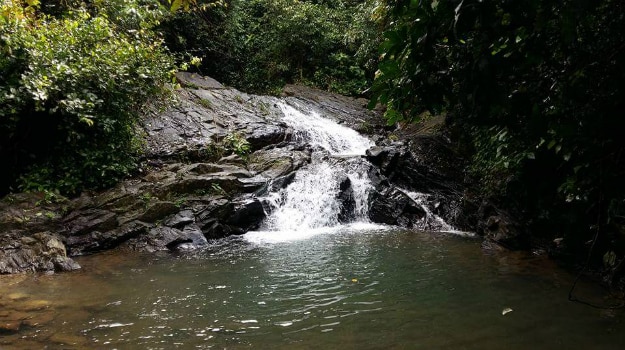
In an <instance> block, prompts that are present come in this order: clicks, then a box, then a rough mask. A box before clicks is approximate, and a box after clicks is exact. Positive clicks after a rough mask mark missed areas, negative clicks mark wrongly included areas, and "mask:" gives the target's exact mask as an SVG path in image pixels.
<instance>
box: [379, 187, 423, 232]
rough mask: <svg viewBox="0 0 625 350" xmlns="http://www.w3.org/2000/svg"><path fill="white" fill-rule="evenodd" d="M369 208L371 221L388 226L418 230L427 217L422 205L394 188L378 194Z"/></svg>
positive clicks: (388, 188) (385, 189) (383, 190)
mask: <svg viewBox="0 0 625 350" xmlns="http://www.w3.org/2000/svg"><path fill="white" fill-rule="evenodd" d="M369 206H370V207H369V218H370V219H371V221H373V222H377V223H383V224H387V225H397V226H402V227H408V228H417V227H419V223H420V222H421V221H422V220H423V219H424V218H425V215H426V212H425V211H424V209H423V208H422V207H421V206H420V205H418V204H417V203H416V202H415V201H414V200H412V199H411V198H410V197H409V196H408V195H406V194H405V193H403V192H402V191H399V190H398V189H396V188H394V187H387V188H384V189H382V190H381V191H378V192H376V193H375V194H374V195H373V198H372V201H371V203H370V204H369Z"/></svg>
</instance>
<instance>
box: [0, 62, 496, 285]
mask: <svg viewBox="0 0 625 350" xmlns="http://www.w3.org/2000/svg"><path fill="white" fill-rule="evenodd" d="M178 79H179V81H180V82H181V85H182V86H183V88H181V89H179V90H178V91H177V96H178V100H179V102H178V103H177V105H176V106H175V107H173V108H170V109H169V110H167V111H165V112H163V113H159V114H154V115H152V116H150V117H148V118H146V119H145V122H144V132H145V142H146V153H145V158H146V159H145V164H146V165H147V166H146V167H145V168H144V169H143V170H142V174H141V175H140V176H136V177H134V178H131V179H128V180H125V181H123V182H121V183H119V184H118V185H117V186H116V187H114V188H112V189H109V190H107V191H103V192H101V193H85V194H83V195H82V196H81V197H79V198H75V199H72V200H69V199H66V198H61V197H59V196H48V197H46V196H45V195H44V194H37V193H30V194H12V195H9V196H7V197H5V198H4V199H2V201H0V232H1V233H0V274H12V273H21V272H29V271H71V270H75V269H78V268H80V266H79V265H78V264H77V263H76V262H74V261H73V260H72V257H73V256H79V255H86V254H93V253H97V252H100V251H105V250H109V249H127V250H132V251H147V252H154V251H186V250H193V249H198V248H201V247H203V246H205V245H206V244H207V243H208V240H211V239H217V238H221V237H225V236H229V235H233V234H243V233H245V232H247V231H249V230H253V229H256V228H258V227H259V225H260V223H261V222H262V220H263V219H264V218H265V210H264V207H263V203H262V202H261V200H260V198H261V197H262V196H263V195H264V194H266V193H267V192H268V191H270V190H276V189H280V188H284V187H286V186H287V185H288V184H289V183H290V182H291V181H292V180H293V178H294V176H295V173H296V172H297V170H298V169H300V168H302V167H303V166H305V165H306V164H308V163H309V162H310V157H311V150H310V149H309V148H308V147H307V145H302V144H298V143H297V142H295V141H294V140H293V131H292V130H290V129H289V128H288V127H287V125H286V124H284V123H283V122H281V121H280V117H281V113H282V112H281V111H280V109H279V108H278V106H277V102H278V101H279V100H278V99H277V98H275V97H268V96H256V95H248V94H245V93H242V92H240V91H237V90H235V89H231V88H227V87H224V86H223V85H221V84H220V83H218V82H217V81H215V80H213V79H210V78H206V77H201V76H198V75H196V74H189V73H179V74H178ZM282 99H283V100H284V101H286V103H293V104H305V105H306V106H307V108H311V109H314V110H317V111H319V112H320V113H322V114H323V115H325V116H329V117H330V118H333V119H335V120H336V121H337V122H339V123H342V124H344V125H347V126H349V127H351V128H354V129H356V130H358V131H360V132H361V133H365V134H368V135H370V136H371V137H372V138H373V140H374V141H375V142H376V144H377V145H378V146H375V147H373V148H371V149H370V150H369V151H367V156H366V157H367V159H368V160H369V162H370V163H371V169H370V170H369V176H370V178H372V179H373V182H374V185H375V186H376V190H375V193H373V194H372V196H371V198H370V219H371V220H372V221H373V222H377V223H385V224H390V225H398V226H402V227H408V228H419V229H428V228H430V227H427V226H424V217H425V215H426V213H425V211H424V209H423V208H422V207H420V206H419V205H416V203H415V202H414V200H413V199H411V198H410V197H409V196H408V195H407V194H406V191H414V192H420V193H425V194H427V202H428V207H429V210H430V211H432V212H434V213H435V214H436V215H438V216H441V217H443V218H444V219H445V220H446V221H447V222H449V223H450V224H452V225H453V226H454V227H455V228H457V229H459V230H474V229H475V227H476V226H477V225H476V223H477V222H478V221H484V220H483V218H480V219H479V220H478V219H475V218H472V217H471V216H469V215H465V212H466V208H467V205H466V203H464V202H463V194H464V188H463V173H462V172H463V167H462V166H461V164H462V159H461V157H459V156H458V154H457V153H456V152H455V151H454V149H453V147H451V143H450V141H449V140H448V139H447V138H446V137H445V135H444V134H443V133H441V132H439V131H438V129H437V128H436V127H433V128H432V127H429V128H424V127H421V128H420V129H416V130H412V131H411V129H410V128H404V129H400V130H398V129H393V130H388V129H387V128H386V126H385V122H384V120H383V119H382V117H381V113H380V111H370V110H368V109H366V108H365V105H366V102H367V101H366V100H362V99H360V100H359V99H352V98H347V97H343V96H338V95H333V94H330V93H327V92H322V91H318V90H314V89H310V88H306V87H301V86H287V87H286V88H285V96H284V97H283V98H282ZM437 123H438V124H437ZM430 124H432V125H434V126H436V125H439V126H440V124H441V122H440V121H438V122H436V121H435V122H433V123H430ZM430 126H431V125H430ZM228 138H230V140H231V141H232V140H233V139H234V141H237V140H245V141H246V142H247V143H248V145H249V149H250V153H249V154H243V153H242V152H237V150H236V147H232V145H230V148H228V145H226V144H225V140H228ZM235 146H236V145H235ZM341 189H342V190H343V192H342V194H341V195H340V198H342V199H341V200H344V201H349V191H350V184H349V183H348V182H347V183H345V184H344V185H343V184H342V186H341ZM343 197H344V199H343ZM345 207H349V204H348V203H347V202H346V203H345ZM486 220H488V219H486ZM492 220H495V219H492ZM490 227H494V226H493V225H491V226H490ZM494 231H497V230H496V228H494ZM498 233H499V232H491V236H493V237H494V236H496V235H497V234H498Z"/></svg>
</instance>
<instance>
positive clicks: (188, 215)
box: [163, 210, 195, 228]
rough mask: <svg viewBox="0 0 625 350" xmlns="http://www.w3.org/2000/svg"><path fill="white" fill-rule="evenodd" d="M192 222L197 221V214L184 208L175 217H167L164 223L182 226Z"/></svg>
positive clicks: (176, 226)
mask: <svg viewBox="0 0 625 350" xmlns="http://www.w3.org/2000/svg"><path fill="white" fill-rule="evenodd" d="M192 222H195V216H194V215H193V211H191V210H182V211H180V212H178V213H177V214H175V215H174V216H173V217H170V218H169V219H167V220H166V221H165V222H164V223H163V224H164V225H165V226H168V227H173V228H182V227H184V226H186V225H188V224H190V223H192Z"/></svg>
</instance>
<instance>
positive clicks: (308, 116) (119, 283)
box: [0, 104, 625, 349]
mask: <svg viewBox="0 0 625 350" xmlns="http://www.w3.org/2000/svg"><path fill="white" fill-rule="evenodd" d="M280 108H281V109H282V111H283V113H284V116H285V118H284V122H285V123H286V124H287V125H289V127H291V128H292V129H293V130H294V131H295V138H296V140H297V141H298V142H300V143H302V144H307V145H308V146H309V147H310V148H311V152H312V156H311V159H312V161H311V163H310V164H308V165H307V166H306V167H305V168H303V169H301V170H300V171H298V173H297V174H296V176H295V178H294V179H293V181H292V182H291V183H290V184H289V185H288V186H287V187H285V188H282V189H280V190H276V191H273V192H271V193H269V194H266V195H265V196H264V197H263V198H261V200H262V202H263V206H264V209H265V211H266V212H267V218H266V219H265V221H264V222H263V223H262V225H261V227H260V228H259V230H258V231H254V232H248V233H247V234H245V235H241V236H233V237H229V238H225V239H222V240H215V241H210V242H209V245H208V247H207V248H205V249H201V250H197V251H191V252H185V253H179V254H172V253H165V252H161V253H156V254H140V253H132V252H127V251H126V252H122V251H110V252H104V253H100V254H97V255H94V256H87V257H79V258H76V261H77V262H78V263H79V264H80V265H81V266H82V267H83V268H82V270H81V271H78V272H74V273H65V274H52V275H17V276H0V306H2V308H0V312H3V313H5V314H7V315H8V314H11V313H14V314H15V315H16V316H15V317H14V318H16V319H21V320H22V325H21V327H19V331H18V332H14V333H9V332H7V333H6V334H3V333H0V348H1V349H38V348H48V349H94V348H95V349H177V348H179V349H337V348H342V349H502V348H506V349H529V348H531V349H622V348H623V347H624V346H625V322H624V321H625V315H624V314H623V311H622V310H598V309H593V308H589V307H587V306H584V305H581V304H575V303H571V302H569V301H568V300H567V293H568V289H569V288H570V286H571V284H572V283H573V280H574V276H572V275H570V274H569V273H567V272H565V271H564V270H561V269H559V268H558V267H556V266H554V265H553V263H552V262H550V261H548V260H547V258H546V257H545V256H544V255H533V254H530V253H511V252H505V253H503V252H498V251H497V250H488V251H485V250H482V249H480V245H481V240H480V239H478V238H475V237H473V236H472V235H471V234H467V233H462V232H457V231H455V230H454V228H453V227H451V226H450V225H448V224H447V223H445V222H444V220H443V219H442V218H439V217H437V216H436V215H434V214H433V213H432V212H431V211H430V210H429V209H428V203H427V198H428V196H427V194H422V193H416V192H410V191H409V190H402V191H404V192H405V193H406V195H408V196H409V197H410V198H411V199H412V200H413V201H414V202H415V203H416V204H417V205H420V206H422V207H423V210H424V212H425V213H426V214H427V215H426V216H425V217H424V218H423V227H424V228H428V229H430V230H427V231H426V230H405V229H400V228H398V227H391V226H384V225H377V224H373V223H371V222H369V219H368V201H367V199H368V198H369V195H370V194H371V192H372V191H374V187H373V185H372V183H371V180H370V179H369V177H368V176H367V170H366V169H370V168H371V167H370V165H369V164H368V163H367V161H366V159H364V158H363V157H360V155H362V154H364V152H365V151H366V150H367V149H368V148H369V147H371V146H372V145H373V142H371V141H370V140H368V139H366V138H365V137H363V136H360V135H358V134H357V133H356V132H355V131H353V130H351V129H348V128H346V127H344V126H341V125H339V124H337V123H335V122H332V121H330V120H328V119H325V118H323V117H321V116H319V115H318V114H316V113H315V112H313V111H306V110H302V109H301V108H296V107H294V106H291V105H287V104H282V105H280ZM346 188H348V189H349V191H348V192H346ZM346 193H347V194H346ZM432 228H435V229H436V230H435V231H436V232H432V231H431V229H432ZM576 295H578V296H579V297H580V298H584V299H587V300H591V301H593V302H597V303H606V302H610V300H603V299H601V298H602V297H603V296H604V295H605V293H604V291H602V290H601V289H599V287H597V286H596V285H595V284H587V283H585V282H583V281H582V282H581V283H580V284H579V286H578V288H577V289H576ZM18 316H19V317H18ZM9 326H10V325H8V326H6V327H5V328H10V327H9Z"/></svg>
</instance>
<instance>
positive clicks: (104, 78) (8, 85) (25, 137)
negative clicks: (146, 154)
mask: <svg viewBox="0 0 625 350" xmlns="http://www.w3.org/2000/svg"><path fill="white" fill-rule="evenodd" d="M108 4H109V6H108V7H106V8H102V9H100V10H101V11H100V12H97V13H95V11H94V9H93V8H91V9H86V8H76V9H74V10H72V11H68V12H65V13H63V14H62V15H57V16H52V15H49V14H45V13H43V12H42V11H40V10H39V9H37V8H35V7H33V6H27V5H25V4H22V3H21V2H20V1H11V2H3V4H2V5H1V7H0V51H2V53H3V54H2V56H0V75H1V76H2V77H3V79H2V80H1V81H0V162H2V163H3V164H4V165H5V169H6V170H5V171H4V173H3V178H2V181H1V182H2V184H15V183H16V180H17V177H19V180H17V184H19V188H20V189H22V190H44V189H55V190H60V191H61V192H64V193H69V194H73V193H76V192H78V191H80V190H81V189H82V188H85V187H88V188H98V187H103V186H107V185H110V184H112V183H114V182H115V181H117V180H118V179H119V178H120V177H123V176H125V175H127V174H128V173H130V172H131V171H132V170H133V169H134V167H135V166H136V161H137V157H138V151H139V149H140V142H139V141H138V139H137V137H136V130H135V123H136V121H137V118H138V117H139V115H140V112H141V110H142V108H143V107H144V106H145V105H146V103H147V102H148V101H149V100H150V99H152V98H153V97H154V96H159V95H163V93H164V92H165V91H166V90H165V89H164V86H165V83H166V82H168V81H170V80H171V76H170V74H171V70H172V69H173V60H172V58H171V57H170V55H168V54H167V52H166V51H165V50H164V49H163V47H162V45H161V40H160V39H159V38H158V37H157V36H155V35H154V33H153V32H152V31H150V30H149V28H150V27H151V26H152V25H153V24H154V23H156V22H157V19H156V16H157V14H155V13H154V12H151V11H150V10H149V9H148V8H145V7H143V8H142V7H139V3H138V2H136V1H122V0H119V1H112V2H108ZM48 10H50V9H49V8H48ZM57 10H58V9H57ZM107 12H108V13H109V15H107V14H106V13H107ZM121 12H123V13H125V14H126V15H125V17H124V18H123V19H119V17H112V15H115V14H119V13H121ZM117 19H119V20H117ZM6 190H7V188H6V187H5V188H2V189H0V191H2V192H4V191H6Z"/></svg>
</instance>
